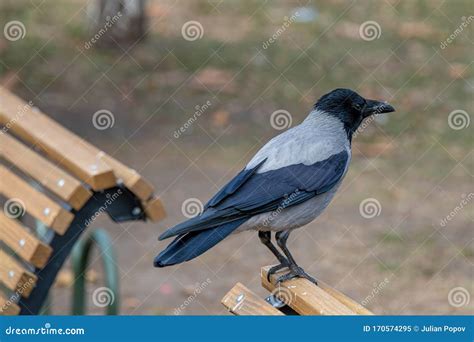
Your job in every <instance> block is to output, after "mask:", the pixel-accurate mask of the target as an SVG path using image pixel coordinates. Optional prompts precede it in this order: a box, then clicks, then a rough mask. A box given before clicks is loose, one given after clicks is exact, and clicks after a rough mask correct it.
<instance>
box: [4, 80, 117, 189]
mask: <svg viewBox="0 0 474 342" xmlns="http://www.w3.org/2000/svg"><path fill="white" fill-rule="evenodd" d="M0 124H3V125H4V126H5V128H6V129H7V130H11V131H12V132H14V133H15V134H17V135H18V136H19V137H20V138H22V139H23V140H25V141H28V142H30V143H32V144H34V145H37V146H38V147H40V148H41V149H43V150H44V151H45V153H46V154H47V155H48V156H49V157H50V158H51V159H54V160H55V161H56V162H58V163H60V164H61V165H63V166H64V168H65V169H67V170H68V171H69V172H71V173H72V174H74V175H75V176H76V177H78V178H79V179H80V180H82V181H83V182H85V183H87V184H89V185H90V186H91V187H92V188H93V189H94V190H103V189H107V188H111V187H113V186H115V185H116V179H115V175H114V172H113V170H112V168H111V167H110V166H108V165H107V164H105V163H104V162H103V161H101V160H99V158H98V156H100V152H101V151H100V150H99V149H97V148H96V147H94V146H93V145H91V144H89V143H88V142H86V141H85V140H83V139H81V138H80V137H78V136H77V135H75V134H73V133H72V132H70V131H68V130H67V129H66V128H64V127H63V126H61V125H60V124H58V123H57V122H55V121H54V120H52V119H51V118H49V117H48V116H46V115H45V114H43V113H41V112H40V111H39V110H36V109H33V107H32V103H31V102H30V103H26V102H24V101H23V100H21V99H20V98H19V97H17V96H15V95H13V94H12V93H10V92H9V91H8V90H6V89H5V88H3V87H0Z"/></svg>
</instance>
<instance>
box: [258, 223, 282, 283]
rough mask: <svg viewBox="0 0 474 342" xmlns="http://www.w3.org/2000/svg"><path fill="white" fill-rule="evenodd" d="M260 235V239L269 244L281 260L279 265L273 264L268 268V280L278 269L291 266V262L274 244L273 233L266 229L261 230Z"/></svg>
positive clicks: (268, 246)
mask: <svg viewBox="0 0 474 342" xmlns="http://www.w3.org/2000/svg"><path fill="white" fill-rule="evenodd" d="M258 237H259V238H260V241H261V242H262V243H263V244H264V245H265V246H267V248H268V249H269V250H270V251H271V252H272V253H273V254H274V255H275V256H276V258H277V259H278V261H279V262H280V264H279V265H276V266H273V267H272V268H270V269H269V270H268V273H267V280H268V281H270V276H271V275H272V274H274V273H275V272H276V271H278V270H280V269H282V268H284V267H289V262H288V260H287V259H286V258H285V257H284V256H283V254H281V253H280V252H279V251H278V249H277V248H276V247H275V246H274V245H273V243H272V233H270V232H264V231H259V232H258Z"/></svg>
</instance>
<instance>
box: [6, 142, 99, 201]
mask: <svg viewBox="0 0 474 342" xmlns="http://www.w3.org/2000/svg"><path fill="white" fill-rule="evenodd" d="M0 156H2V157H4V158H5V159H6V160H8V161H9V162H11V163H12V164H14V165H15V166H16V167H18V168H19V169H20V170H22V171H23V172H25V173H26V174H28V175H30V176H31V177H32V178H34V179H36V180H37V181H38V182H39V183H40V184H41V185H43V186H44V187H46V188H47V189H49V190H50V191H51V192H53V193H54V194H56V195H57V196H58V197H59V198H61V199H62V200H64V201H65V202H67V203H69V204H70V205H71V207H73V208H74V209H76V210H79V209H80V208H82V206H83V205H84V204H85V203H86V201H87V200H88V199H89V198H90V197H91V196H92V194H91V192H90V191H88V190H87V189H86V188H85V187H84V186H82V184H81V182H79V181H78V180H77V179H75V178H74V177H72V176H70V175H69V174H68V173H66V172H64V171H63V170H61V169H60V168H59V167H57V166H56V165H54V164H53V163H51V162H49V161H48V160H46V159H45V158H43V157H42V156H40V155H39V154H37V153H35V152H34V151H32V150H31V149H29V148H28V147H26V146H25V145H24V144H22V143H20V142H19V141H18V140H17V139H15V138H13V137H12V136H10V135H9V134H6V133H0Z"/></svg>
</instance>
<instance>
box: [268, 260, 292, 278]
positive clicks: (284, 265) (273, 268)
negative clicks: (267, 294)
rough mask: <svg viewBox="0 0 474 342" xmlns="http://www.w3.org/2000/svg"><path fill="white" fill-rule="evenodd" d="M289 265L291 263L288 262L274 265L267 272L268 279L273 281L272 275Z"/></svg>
mask: <svg viewBox="0 0 474 342" xmlns="http://www.w3.org/2000/svg"><path fill="white" fill-rule="evenodd" d="M285 267H289V264H288V263H286V262H283V263H281V264H279V265H276V266H273V267H271V268H270V269H269V270H268V273H267V280H268V282H271V280H270V277H271V276H272V275H274V274H275V273H276V272H277V271H279V270H281V269H282V268H285Z"/></svg>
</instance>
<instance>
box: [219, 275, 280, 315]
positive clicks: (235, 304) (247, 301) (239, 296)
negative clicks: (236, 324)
mask: <svg viewBox="0 0 474 342" xmlns="http://www.w3.org/2000/svg"><path fill="white" fill-rule="evenodd" d="M221 303H222V304H223V305H224V306H225V307H226V308H227V309H228V310H229V311H230V312H232V313H233V314H235V315H239V316H242V315H246V316H259V315H266V316H270V315H271V316H281V315H283V313H282V312H281V311H280V310H278V309H276V308H274V307H273V306H271V305H270V304H268V303H267V302H266V301H265V300H263V299H262V298H260V297H258V296H257V295H256V294H255V293H253V292H252V291H250V290H249V289H248V288H247V287H245V286H244V285H243V284H241V283H237V284H235V286H234V287H233V288H232V289H231V290H230V291H229V292H228V293H227V294H226V295H225V296H224V298H222V301H221Z"/></svg>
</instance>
